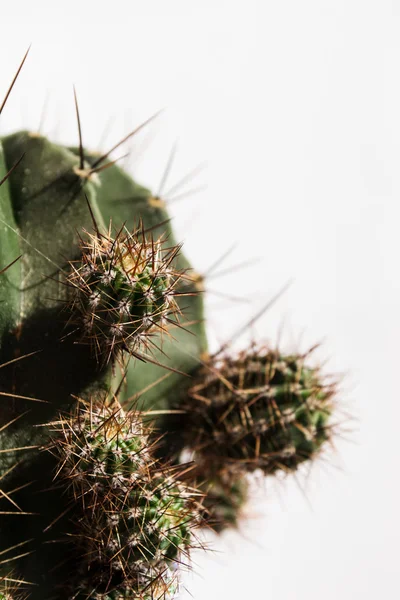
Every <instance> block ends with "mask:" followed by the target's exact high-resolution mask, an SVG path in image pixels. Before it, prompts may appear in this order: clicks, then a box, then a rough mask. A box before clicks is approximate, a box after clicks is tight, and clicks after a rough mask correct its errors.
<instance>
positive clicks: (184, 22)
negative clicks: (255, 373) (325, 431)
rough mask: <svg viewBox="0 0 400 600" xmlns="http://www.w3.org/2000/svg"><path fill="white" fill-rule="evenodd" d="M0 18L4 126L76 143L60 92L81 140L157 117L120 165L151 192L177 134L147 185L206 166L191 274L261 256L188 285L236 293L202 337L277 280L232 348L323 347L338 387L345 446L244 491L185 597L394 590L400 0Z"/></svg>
mask: <svg viewBox="0 0 400 600" xmlns="http://www.w3.org/2000/svg"><path fill="white" fill-rule="evenodd" d="M0 20H1V28H0V29H1V35H0V57H1V60H0V97H1V96H3V93H5V91H6V88H7V86H8V83H9V82H10V80H11V78H12V76H13V74H14V71H15V69H16V67H17V65H18V63H19V61H20V59H21V57H22V55H23V53H24V52H25V50H26V48H27V46H28V44H29V43H30V42H32V50H31V54H30V56H29V58H28V61H27V63H26V67H25V68H24V70H23V73H22V75H21V78H20V80H19V81H18V84H17V86H16V88H15V90H14V92H13V94H12V98H11V99H10V102H9V104H8V105H7V107H6V109H5V111H4V113H3V115H2V118H1V119H2V120H1V129H2V131H3V132H5V131H10V130H12V129H15V128H20V127H26V128H30V129H37V128H38V127H39V126H41V129H42V131H43V132H44V133H46V134H48V135H49V136H51V137H55V138H57V139H59V140H60V141H61V140H62V141H64V142H76V140H77V133H76V123H75V115H74V106H73V95H72V84H75V86H76V89H77V93H78V98H79V105H80V110H81V117H82V123H83V135H84V141H85V144H86V145H87V146H89V147H92V148H94V147H97V146H98V145H99V144H100V143H101V144H102V148H103V149H107V145H108V146H110V145H113V143H115V141H117V140H118V139H119V137H122V136H123V135H124V134H125V133H126V132H127V131H129V129H132V128H133V127H135V126H136V125H138V124H139V123H140V122H141V121H142V120H144V119H146V118H147V117H148V116H150V115H151V114H153V113H154V112H155V111H156V110H158V109H159V108H164V107H165V108H166V109H167V110H166V111H165V112H164V113H163V114H162V115H161V116H160V117H159V118H158V119H157V121H156V122H154V123H153V124H152V125H151V126H150V127H149V128H148V130H147V131H146V132H143V135H141V136H138V138H137V139H136V142H135V144H134V145H133V147H132V154H131V155H130V157H129V161H128V162H129V168H130V169H131V171H132V172H133V173H134V174H135V175H136V176H137V177H138V178H139V179H140V180H141V181H143V182H144V183H146V184H148V185H150V186H152V188H153V189H154V190H155V191H156V190H157V186H158V185H159V181H160V179H161V176H162V172H163V169H164V167H165V164H166V162H167V159H168V154H169V152H170V149H171V147H172V145H173V143H174V141H175V140H176V139H177V138H178V139H179V143H178V152H177V154H176V160H175V163H174V165H173V169H172V172H171V175H170V179H169V182H168V186H166V190H167V189H168V187H172V185H173V184H174V183H176V182H177V181H178V180H179V179H180V178H181V177H183V176H184V175H185V174H186V173H187V172H188V171H189V170H190V169H191V168H193V167H195V166H196V165H197V164H198V163H200V162H202V161H204V160H206V161H207V163H208V168H207V169H206V170H205V171H203V172H202V173H201V174H199V175H198V176H197V178H195V179H194V180H193V182H191V183H189V184H188V185H187V186H186V187H185V188H183V190H186V189H190V188H192V187H196V186H198V185H202V184H205V183H207V185H208V187H207V190H206V191H203V192H201V193H198V194H197V195H193V196H188V197H187V198H185V199H184V200H182V201H181V202H177V203H176V204H173V205H172V206H171V212H172V213H173V215H174V217H175V218H174V223H175V227H176V230H177V233H178V237H180V238H181V239H182V240H183V241H184V242H185V249H186V253H187V254H188V255H189V256H190V257H191V259H192V261H193V263H194V265H195V267H196V269H197V270H199V271H203V272H204V271H206V270H207V267H209V266H210V265H211V264H212V263H213V262H214V260H215V259H216V258H218V256H220V255H222V254H223V252H224V251H225V250H226V249H227V248H229V247H230V245H231V244H232V243H234V242H238V245H237V246H236V247H235V249H234V251H233V252H232V253H231V255H230V256H229V257H228V258H227V259H226V261H225V263H224V264H225V265H226V266H227V267H231V266H232V267H233V266H235V265H237V264H239V263H241V262H242V261H243V260H247V259H253V258H257V257H258V258H260V259H261V260H260V262H258V263H255V264H254V265H253V266H252V267H250V268H249V269H248V270H243V271H236V272H233V273H232V274H231V275H229V276H226V277H224V278H222V277H221V278H216V279H215V280H209V281H208V286H209V288H210V289H212V290H215V291H220V292H224V293H226V294H231V295H234V296H239V297H242V298H247V299H248V300H249V301H250V302H248V303H238V302H230V301H227V300H223V299H221V297H220V296H217V295H211V294H210V296H209V303H208V306H209V322H210V336H211V340H212V344H213V345H214V346H216V345H217V343H218V341H224V340H226V339H228V337H229V335H230V334H232V333H233V332H234V331H235V329H237V327H238V326H239V325H240V324H241V323H244V322H245V321H246V319H249V318H250V317H251V316H252V315H253V314H254V313H255V312H256V311H257V310H258V309H259V308H260V307H261V306H262V305H263V304H264V303H265V301H266V300H267V299H268V298H269V297H271V296H272V295H273V294H274V293H276V292H277V291H278V290H279V289H280V288H281V286H283V285H284V284H285V283H286V282H287V281H288V279H290V278H293V283H292V286H291V287H290V289H289V291H287V292H286V294H285V295H284V296H283V297H282V298H281V300H280V301H279V302H278V303H277V304H275V305H274V307H273V309H271V310H270V311H269V312H267V314H266V315H265V316H264V317H263V318H262V319H260V320H259V321H258V323H257V325H256V326H255V327H254V328H253V331H252V335H253V336H254V337H255V338H256V339H259V340H262V339H270V340H271V341H273V342H274V341H276V338H277V335H278V330H279V327H280V325H281V324H282V322H283V323H284V328H283V331H284V333H283V340H284V341H285V342H286V343H287V344H288V345H289V347H290V345H292V347H293V344H297V347H298V339H299V336H300V335H301V334H302V336H303V339H302V342H301V343H300V347H301V348H306V347H307V346H308V345H309V344H312V343H314V342H315V341H319V340H322V339H324V345H323V348H322V350H321V352H320V356H321V357H324V358H328V359H329V360H328V363H327V365H326V369H327V370H328V371H330V372H335V373H338V372H340V373H344V374H345V377H344V379H343V383H342V388H341V392H340V395H339V397H338V402H339V404H340V406H341V407H344V408H343V410H345V409H346V410H348V411H349V412H350V414H351V415H353V417H354V419H353V420H352V421H349V422H348V421H347V420H346V417H342V415H341V414H340V415H339V416H338V419H339V420H341V421H345V423H344V425H343V427H345V428H347V429H350V430H351V431H350V432H349V433H347V434H346V437H347V438H348V439H350V443H349V442H345V441H344V440H342V439H340V438H337V440H336V448H337V451H336V452H335V453H333V455H332V456H330V457H327V458H326V460H325V461H321V462H320V464H318V465H315V466H314V467H313V469H312V471H311V473H310V475H309V476H307V477H306V474H300V475H299V477H298V479H297V480H294V479H290V480H289V479H287V480H286V481H284V482H278V483H275V482H274V481H272V480H268V481H267V483H266V485H265V489H263V490H261V489H260V490H258V492H257V498H256V499H255V500H254V501H253V503H252V504H251V505H250V506H249V507H248V509H247V513H248V519H247V521H244V522H243V524H242V527H241V531H240V533H238V534H229V535H226V536H224V538H223V539H220V540H212V542H213V546H214V549H215V552H214V553H210V554H207V555H205V554H201V553H199V554H195V555H194V559H195V573H196V574H195V575H194V576H193V577H188V578H187V587H188V589H189V590H190V592H191V594H192V595H193V597H194V598H195V600H214V599H215V600H217V599H218V600H225V599H227V600H239V599H240V600H242V599H243V598H246V599H247V598H248V599H254V598H257V599H258V598H268V599H273V600H297V599H299V600H302V599H307V600H320V599H321V598H324V600H336V599H337V598H340V599H341V600H350V599H351V600H353V599H354V598H362V599H363V600H368V599H371V600H372V599H373V600H376V599H377V598H390V599H392V598H397V597H399V587H400V585H399V577H398V573H399V566H398V561H399V542H400V522H399V510H400V484H399V458H400V452H399V447H398V431H399V420H400V408H399V406H400V391H399V385H398V379H399V377H398V374H399V368H398V364H399V358H400V356H399V342H398V339H399V335H400V268H399V265H400V247H399V246H400V243H399V235H398V231H399V225H400V210H399V202H400V2H399V1H395V0H394V1H392V2H390V1H388V0H375V1H370V0H359V1H358V0H314V1H312V0H301V1H299V0H281V1H278V0H259V1H255V0H246V1H242V2H240V1H233V0H230V1H222V0H219V1H218V0H214V1H211V0H210V1H208V2H207V1H205V0H202V1H201V2H196V1H192V2H190V1H188V0H186V1H181V2H177V1H174V0H160V1H151V0H150V1H147V2H143V1H141V2H136V1H129V2H128V1H127V2H123V1H118V0H114V1H113V2H110V1H107V2H102V1H100V0H97V1H96V2H91V1H87V2H73V1H69V2H63V3H60V2H54V1H52V2H40V1H35V2H31V1H30V2H14V3H12V2H2V3H1V7H0ZM46 98H47V99H48V101H47V108H45V110H43V107H44V105H45V103H46ZM42 113H44V117H45V118H44V119H43V120H42V118H41V115H42ZM110 119H113V120H112V121H111V122H110ZM41 121H42V123H41ZM40 123H41V125H40ZM105 132H106V135H105ZM104 136H105V137H104ZM102 139H103V142H101V140H102ZM123 153H124V151H121V152H120V154H123ZM183 190H182V191H183ZM245 343H246V339H245V338H242V339H241V340H240V344H241V345H244V344H245ZM240 344H239V345H240ZM184 597H185V600H186V599H187V600H188V599H189V598H190V595H189V594H187V595H186V594H185V595H184Z"/></svg>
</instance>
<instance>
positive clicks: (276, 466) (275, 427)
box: [182, 346, 335, 475]
mask: <svg viewBox="0 0 400 600" xmlns="http://www.w3.org/2000/svg"><path fill="white" fill-rule="evenodd" d="M306 358H307V354H306V355H282V354H280V353H279V352H278V351H275V350H270V349H268V348H257V347H254V346H252V347H251V348H250V349H249V350H247V351H243V352H241V353H240V354H239V355H238V357H235V358H232V357H230V356H225V357H224V358H223V359H221V360H219V361H218V363H217V364H210V365H209V366H208V365H206V366H205V367H203V368H201V369H200V370H199V372H198V373H197V374H196V376H195V383H194V385H193V386H192V387H191V388H190V390H189V392H188V397H187V398H186V399H185V400H184V402H183V404H182V406H183V407H184V408H186V410H187V420H188V422H189V423H190V424H189V425H188V426H187V427H186V431H187V434H186V437H185V441H186V444H187V445H188V446H189V447H191V448H192V449H193V450H194V451H195V453H197V454H198V456H199V457H200V459H201V461H203V462H204V461H205V462H209V463H210V464H214V465H218V464H219V465H221V467H224V468H230V469H232V470H238V469H239V470H240V469H243V470H244V471H250V472H251V471H254V470H256V469H261V470H262V471H263V472H264V473H265V474H267V475H270V474H273V473H275V472H276V471H278V470H283V471H286V472H291V471H294V470H295V469H296V468H297V467H298V465H299V464H300V463H303V462H304V461H307V460H310V459H312V458H314V457H315V456H316V455H317V454H318V452H319V451H320V449H321V447H322V445H323V444H324V442H326V441H327V440H329V438H330V426H329V425H328V421H329V418H330V416H331V414H332V411H333V406H334V404H333V396H334V392H335V385H334V384H332V383H329V382H328V381H327V380H325V379H324V378H323V376H322V375H321V373H320V370H319V369H318V368H313V367H309V366H307V365H306V364H305V360H306Z"/></svg>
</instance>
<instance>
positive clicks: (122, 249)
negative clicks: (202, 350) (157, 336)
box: [67, 224, 184, 362]
mask: <svg viewBox="0 0 400 600" xmlns="http://www.w3.org/2000/svg"><path fill="white" fill-rule="evenodd" d="M87 235H88V236H89V241H87V240H85V241H84V240H83V239H81V250H82V257H81V258H80V259H79V266H76V264H74V263H71V265H72V267H73V270H72V273H71V275H70V276H69V278H68V282H67V284H69V286H70V287H71V288H72V290H73V291H74V293H73V295H72V296H73V297H72V313H73V316H72V320H76V322H77V323H78V324H79V325H80V326H81V329H82V331H83V341H84V342H86V343H90V344H92V346H93V349H94V352H95V354H96V356H97V357H98V359H99V360H100V359H102V360H103V361H104V360H105V361H106V362H108V361H109V360H110V359H111V358H114V357H116V356H117V355H118V354H121V352H122V351H123V350H127V351H128V352H130V353H131V354H134V353H135V351H136V350H138V349H140V348H142V347H144V348H145V349H146V350H148V349H149V348H150V347H151V336H152V334H154V331H155V330H157V331H158V332H161V333H162V334H166V333H167V326H168V324H169V323H171V322H174V321H173V319H176V318H177V317H178V315H179V313H180V310H179V307H178V304H177V302H176V300H175V297H176V296H177V295H179V291H178V283H179V281H180V279H182V278H183V277H184V272H182V271H178V270H176V269H175V268H174V267H173V266H172V263H173V261H174V259H175V258H176V256H177V254H178V253H179V250H180V246H179V245H177V246H172V247H166V244H165V239H163V237H159V238H158V239H156V240H155V239H153V238H152V236H151V235H149V234H146V232H145V231H144V227H143V225H142V224H141V225H140V226H139V227H138V229H137V230H136V231H134V232H132V233H126V232H125V231H124V229H123V228H122V229H121V230H120V231H119V232H118V234H117V235H116V237H115V238H113V237H111V232H109V234H108V235H104V234H100V233H99V232H97V233H96V234H87Z"/></svg>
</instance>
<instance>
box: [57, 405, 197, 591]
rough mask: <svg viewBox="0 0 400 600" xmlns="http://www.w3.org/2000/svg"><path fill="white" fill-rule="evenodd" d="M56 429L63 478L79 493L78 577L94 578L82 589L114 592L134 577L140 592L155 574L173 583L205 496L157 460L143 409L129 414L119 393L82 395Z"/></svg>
mask: <svg viewBox="0 0 400 600" xmlns="http://www.w3.org/2000/svg"><path fill="white" fill-rule="evenodd" d="M59 428H60V429H61V431H62V436H61V437H59V436H57V437H56V438H55V441H54V444H53V445H52V452H53V453H56V454H58V455H59V464H60V467H59V473H58V477H59V478H61V479H62V480H64V481H66V482H67V486H68V487H69V488H70V489H72V492H73V494H72V496H73V498H74V500H75V501H76V500H78V499H80V504H81V509H80V510H79V511H78V512H77V513H76V515H77V516H76V517H75V529H76V532H75V534H74V536H75V540H76V544H77V548H78V551H79V552H81V554H82V561H81V574H80V575H81V580H82V581H85V580H86V579H88V577H89V576H90V577H89V581H90V583H88V584H87V585H86V586H85V588H86V589H85V591H86V592H87V591H88V589H89V587H90V585H91V586H92V587H93V586H94V587H95V589H96V592H97V593H101V594H103V593H104V594H109V592H111V591H113V590H117V591H118V590H120V591H121V589H122V590H128V589H131V588H132V586H134V583H133V582H136V584H135V586H136V587H135V593H136V594H139V596H138V597H140V598H141V597H142V596H140V594H142V593H143V594H144V592H145V590H146V589H147V587H149V586H150V584H151V585H153V580H154V581H156V582H157V586H158V588H160V586H161V588H162V589H163V591H165V590H164V587H165V589H170V588H171V586H172V585H173V582H174V581H175V580H176V579H177V574H176V573H174V576H173V577H171V576H170V575H168V574H169V573H170V568H171V567H170V566H171V565H173V564H174V563H180V562H185V560H186V561H187V560H188V558H189V551H190V548H191V547H192V546H193V530H194V528H195V527H197V526H198V522H199V512H198V508H197V505H198V502H196V498H195V496H196V495H197V497H199V496H200V494H199V493H197V494H196V493H195V492H194V491H193V490H191V489H190V488H188V487H187V486H185V485H184V484H183V483H181V482H180V481H179V480H178V478H177V469H176V467H175V468H172V467H167V466H163V465H161V464H159V463H158V462H157V460H156V459H155V458H154V456H153V452H152V444H151V443H150V442H149V436H148V432H147V431H145V429H144V427H143V425H142V420H141V416H140V413H136V412H135V411H130V412H129V414H126V413H125V412H124V411H123V409H122V407H121V406H120V405H119V404H118V402H117V401H116V400H115V399H114V400H113V401H112V402H111V403H109V402H107V401H104V400H101V401H97V402H95V403H91V404H90V405H87V404H86V403H83V402H82V401H81V402H80V403H79V404H78V408H77V410H76V411H75V413H74V414H73V415H70V416H69V417H67V418H63V419H61V420H60V422H59V423H58V426H57V429H59ZM150 574H151V577H150ZM167 575H168V576H167ZM139 583H140V585H139ZM154 585H155V584H154ZM150 587H151V586H150ZM118 593H120V592H118ZM124 593H125V592H124ZM127 593H128V592H127ZM127 597H129V596H127ZM145 597H146V596H145V595H144V596H143V598H145Z"/></svg>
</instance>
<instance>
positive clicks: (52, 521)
mask: <svg viewBox="0 0 400 600" xmlns="http://www.w3.org/2000/svg"><path fill="white" fill-rule="evenodd" d="M25 58H26V57H25ZM25 58H24V60H25ZM23 62H24V61H23ZM22 64H23V63H22ZM22 64H21V67H22ZM21 67H20V69H21ZM20 69H19V70H18V73H19V71H20ZM18 73H17V75H18ZM14 81H15V80H14ZM13 83H14V82H13ZM12 86H13V84H12V85H11V86H10V89H9V91H8V93H7V95H6V100H7V99H8V97H9V94H10V92H11V90H12ZM75 100H76V96H75ZM4 106H5V102H3V104H2V106H1V109H0V113H1V112H2V109H3V108H4ZM76 110H77V116H78V132H79V140H80V143H79V146H78V147H74V148H69V147H64V146H61V145H59V144H55V143H53V142H51V141H49V140H48V139H46V138H45V137H43V136H41V135H39V134H37V133H32V132H28V131H22V132H17V133H14V134H11V135H7V136H5V137H3V138H1V140H0V229H1V239H0V395H1V401H2V404H1V410H0V446H1V447H0V484H1V490H0V492H1V494H0V556H1V557H4V559H3V558H2V560H0V577H3V580H2V581H3V582H6V581H19V582H25V585H26V586H27V587H28V590H29V591H28V593H29V597H30V598H32V600H36V598H37V599H38V600H39V599H40V600H45V599H46V598H49V599H50V598H57V599H60V600H68V599H70V600H72V599H74V598H79V599H83V598H85V599H92V598H93V599H95V598H96V599H98V600H99V599H104V600H106V599H107V600H115V599H122V598H125V599H128V598H132V599H133V598H140V599H141V600H150V599H155V598H157V599H158V598H159V599H161V598H163V599H164V600H167V599H170V600H172V599H173V598H175V597H176V594H177V593H178V588H179V573H180V570H181V569H182V568H183V567H185V566H188V565H189V563H190V561H189V557H190V549H191V548H193V547H194V546H196V545H201V543H200V542H199V540H198V537H197V533H196V530H197V528H198V527H199V526H203V527H208V528H210V527H211V528H212V529H214V530H215V531H217V532H219V531H222V530H223V529H224V528H225V527H228V526H235V525H237V523H238V520H239V519H240V514H241V511H242V508H243V505H244V503H245V501H246V499H247V494H248V486H247V479H246V473H248V472H252V471H254V470H255V469H262V471H263V472H264V473H265V474H267V475H270V476H271V475H274V474H275V473H276V472H278V471H279V470H284V471H286V472H291V471H294V470H295V469H297V467H298V466H299V465H300V464H301V463H302V462H304V461H308V460H313V459H314V458H315V457H316V456H317V455H318V453H319V452H320V450H321V448H322V446H323V445H324V443H325V442H326V441H329V439H330V430H331V415H332V412H333V409H334V402H333V398H334V392H335V387H334V385H331V384H329V383H327V380H326V379H325V378H324V376H323V375H322V373H321V372H320V370H319V369H318V368H314V367H311V366H309V365H308V364H307V360H308V356H307V355H286V354H282V353H281V352H279V351H272V350H270V349H268V348H261V347H254V346H251V347H250V348H249V349H248V350H246V351H243V352H242V353H240V354H239V355H238V356H235V355H233V353H232V352H231V351H229V350H228V351H226V352H225V355H224V356H223V358H220V356H219V355H218V356H214V357H212V356H211V357H210V356H209V355H208V354H207V352H208V345H207V337H206V330H205V319H204V311H203V293H202V292H201V291H199V285H198V281H197V278H196V276H195V274H194V272H193V271H192V270H191V266H190V264H189V262H188V261H187V259H186V257H185V256H184V254H183V253H182V249H181V245H180V244H179V243H178V242H177V240H176V239H175V236H174V233H173V231H172V229H171V225H170V221H169V217H168V213H167V210H166V208H167V206H166V203H165V201H164V200H163V199H162V198H158V197H156V196H155V195H154V194H152V193H151V191H150V190H148V189H146V188H145V187H143V186H141V185H140V184H138V183H137V182H135V181H134V180H133V179H132V178H131V177H130V176H129V175H128V174H127V173H126V172H124V171H123V170H122V169H121V168H120V167H119V166H118V165H117V164H116V163H114V162H113V161H112V160H110V159H109V154H110V152H106V153H97V152H90V151H88V150H86V149H85V148H84V146H83V144H82V135H81V130H80V118H79V111H78V106H77V102H76ZM138 129H139V128H138ZM138 129H136V130H135V131H134V132H132V133H131V134H129V135H128V136H127V137H126V138H125V140H126V139H128V138H129V137H130V136H132V135H133V134H135V133H136V132H137V131H138ZM125 140H124V141H125ZM119 145H120V144H116V146H114V148H113V149H112V150H114V149H115V148H116V147H118V146H119ZM185 449H186V450H190V452H191V453H192V458H193V460H192V462H191V463H190V464H189V465H185V464H181V463H182V460H183V459H182V456H184V454H185V452H184V451H185ZM0 583H1V582H0ZM9 589H10V588H7V587H6V586H5V585H3V586H2V587H1V586H0V594H2V596H1V597H4V598H7V599H8V600H9V599H10V598H11V597H12V598H14V591H13V590H12V591H11V592H9ZM10 593H11V596H10ZM17 595H18V594H17Z"/></svg>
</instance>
